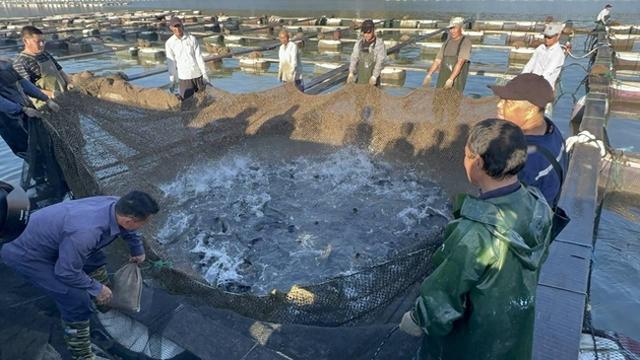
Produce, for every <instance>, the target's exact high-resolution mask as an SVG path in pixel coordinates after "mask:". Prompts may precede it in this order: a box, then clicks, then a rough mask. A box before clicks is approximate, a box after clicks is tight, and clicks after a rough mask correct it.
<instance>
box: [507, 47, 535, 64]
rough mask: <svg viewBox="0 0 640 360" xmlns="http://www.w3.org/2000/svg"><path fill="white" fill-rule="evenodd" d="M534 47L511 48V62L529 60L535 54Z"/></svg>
mask: <svg viewBox="0 0 640 360" xmlns="http://www.w3.org/2000/svg"><path fill="white" fill-rule="evenodd" d="M535 51H536V50H535V49H534V48H517V49H511V50H509V62H527V61H529V59H531V57H532V56H533V53H534V52H535Z"/></svg>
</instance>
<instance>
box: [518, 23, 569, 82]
mask: <svg viewBox="0 0 640 360" xmlns="http://www.w3.org/2000/svg"><path fill="white" fill-rule="evenodd" d="M562 28H563V25H562V24H560V23H550V24H546V25H545V27H544V32H543V35H544V44H540V46H538V47H537V48H536V50H535V52H534V53H533V56H532V57H531V59H529V62H527V64H526V65H525V66H524V69H522V73H523V74H527V73H533V74H536V75H542V76H543V77H544V78H545V79H546V80H547V81H548V82H549V84H550V85H551V88H552V89H554V88H555V86H556V82H557V81H558V77H559V76H560V72H561V71H562V66H563V65H564V60H565V58H566V55H565V52H564V50H563V49H562V46H560V34H561V33H562Z"/></svg>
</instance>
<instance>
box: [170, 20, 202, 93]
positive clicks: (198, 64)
mask: <svg viewBox="0 0 640 360" xmlns="http://www.w3.org/2000/svg"><path fill="white" fill-rule="evenodd" d="M169 29H171V32H173V36H172V37H170V38H169V40H167V42H166V43H165V53H166V55H167V66H168V67H169V81H170V82H171V85H172V86H173V84H175V83H176V82H177V83H178V86H179V89H180V97H181V98H182V100H186V99H188V98H190V97H192V96H193V95H194V94H195V93H197V92H200V91H204V89H205V87H206V84H207V83H209V77H208V76H207V68H206V67H205V65H204V59H203V58H202V53H201V52H200V44H198V40H197V39H196V37H195V36H193V35H191V34H188V33H186V32H185V31H184V26H183V25H182V20H180V19H179V18H177V17H175V16H174V17H172V18H171V20H169Z"/></svg>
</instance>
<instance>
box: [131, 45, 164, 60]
mask: <svg viewBox="0 0 640 360" xmlns="http://www.w3.org/2000/svg"><path fill="white" fill-rule="evenodd" d="M138 57H139V58H140V59H142V60H146V61H154V62H160V61H164V59H165V58H166V55H165V53H164V49H163V48H143V49H139V50H138Z"/></svg>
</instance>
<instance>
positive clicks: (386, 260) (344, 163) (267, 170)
mask: <svg viewBox="0 0 640 360" xmlns="http://www.w3.org/2000/svg"><path fill="white" fill-rule="evenodd" d="M75 81H76V83H77V84H78V90H75V91H74V92H72V93H69V94H67V95H65V96H64V97H63V98H61V99H60V103H61V106H62V107H63V109H64V110H63V111H61V112H59V113H57V114H53V115H52V116H51V117H50V118H48V122H49V126H50V131H51V133H52V136H53V139H54V144H55V151H56V156H57V158H58V160H59V162H60V164H61V167H62V169H63V172H64V174H65V178H66V180H67V182H68V184H69V187H70V188H71V189H72V191H73V192H74V195H75V196H79V197H81V196H91V195H96V194H124V193H126V192H128V191H130V190H132V189H140V190H144V191H147V192H149V193H151V194H152V195H154V196H155V197H156V198H157V199H160V205H161V208H162V209H163V211H162V213H161V214H160V215H159V216H157V217H156V219H154V220H153V222H152V223H151V224H150V226H149V227H148V228H146V229H145V231H144V235H145V242H146V247H147V251H148V253H149V254H150V255H151V256H152V257H153V258H155V259H160V260H162V261H160V262H157V263H160V264H164V266H160V267H159V268H158V269H157V271H156V272H155V273H154V276H155V277H156V278H157V279H159V280H161V281H162V282H163V284H164V286H166V288H168V289H169V290H171V291H173V292H176V293H182V294H188V295H191V296H195V297H197V298H199V299H200V300H203V301H205V302H207V303H209V304H211V305H213V306H216V307H220V308H228V309H231V310H234V311H235V312H237V313H240V314H242V315H245V316H248V317H251V318H254V319H260V320H264V321H271V322H278V323H299V324H310V325H324V326H329V325H340V324H347V323H352V322H354V321H357V320H358V319H360V318H362V317H364V316H367V315H370V314H371V313H372V312H374V310H377V309H381V308H383V307H384V306H385V305H387V304H389V303H390V302H392V301H393V300H394V299H395V298H396V297H397V296H398V295H399V294H401V293H402V292H403V290H405V289H407V288H408V287H409V286H410V285H412V284H414V283H415V282H416V281H419V280H421V279H422V278H424V277H425V276H426V274H428V272H429V271H430V264H431V261H430V259H431V255H432V254H433V252H434V251H435V249H437V247H438V246H439V244H440V243H441V232H442V229H443V227H444V225H445V224H446V222H447V219H448V218H449V217H450V209H449V205H448V198H450V197H451V196H452V195H454V194H455V193H458V192H461V191H469V190H471V189H469V185H468V183H467V180H466V176H465V174H464V169H463V167H462V162H463V154H464V152H463V148H464V143H465V140H466V135H467V132H468V129H469V126H470V124H473V123H474V122H477V121H479V120H482V119H485V118H488V117H493V116H495V112H496V98H492V97H491V98H482V99H469V98H464V97H461V96H459V94H457V93H455V92H454V91H455V90H437V91H434V90H430V89H417V90H414V91H412V92H411V93H410V94H408V95H406V96H403V97H395V96H391V95H388V94H386V93H385V92H384V91H382V90H380V89H378V88H374V87H370V86H359V85H347V86H345V87H343V88H341V89H339V90H337V91H335V92H333V93H330V94H325V95H314V96H311V95H306V94H304V93H301V92H299V91H298V90H297V89H296V88H295V87H294V86H289V85H285V86H280V87H278V88H275V89H272V90H268V91H263V92H258V93H251V94H230V93H227V92H224V91H221V90H219V89H216V88H212V89H208V93H207V94H206V95H205V96H199V97H197V98H194V99H192V101H189V102H188V103H186V104H180V102H179V101H178V100H177V99H176V98H175V97H174V96H173V95H171V94H168V93H166V92H164V91H162V90H159V89H143V88H139V87H136V86H133V85H131V84H129V83H128V82H126V81H125V80H123V79H121V78H119V77H116V76H114V77H108V78H98V77H92V76H91V75H90V74H79V75H76V79H75ZM319 184H324V185H322V186H325V187H324V188H323V187H321V186H320V185H319ZM327 184H328V185H327ZM316 186H317V187H316ZM326 186H328V187H326ZM283 194H284V195H283ZM285 195H286V196H285ZM299 198H302V199H303V200H301V201H303V203H302V204H296V203H295V201H294V200H296V199H299ZM353 204H356V205H353ZM307 205H308V206H307ZM374 208H375V209H380V211H382V213H384V211H385V209H386V211H388V213H389V214H390V215H389V216H386V217H384V216H380V214H379V213H376V212H374V211H373V210H372V209H374ZM314 209H315V210H314ZM314 211H316V212H314ZM376 211H377V210H376ZM315 216H317V217H318V218H315ZM363 224H364V225H363ZM174 225H175V226H174ZM359 227H361V228H362V229H360V228H359ZM359 230H362V231H360V232H359ZM231 236H235V238H236V240H235V242H234V241H232V240H230V239H231ZM341 236H342V237H343V238H341ZM211 244H214V245H212V247H214V248H215V244H222V245H219V246H220V247H224V248H225V252H224V253H220V251H218V252H216V251H217V250H216V251H214V250H215V249H214V250H212V249H211V248H208V246H210V245H211ZM291 244H293V245H291ZM295 244H299V246H300V248H301V249H302V250H305V251H306V252H304V253H303V254H302V255H301V257H300V259H302V260H299V262H298V263H295V262H294V261H289V260H287V261H282V262H281V264H279V265H277V266H276V264H277V259H278V258H280V257H283V256H284V257H286V256H291V253H292V252H296V251H297V250H296V249H292V248H290V247H291V246H294V245H295ZM347 245H348V246H347ZM275 248H279V249H281V251H282V255H279V254H278V253H273V251H274V249H275ZM218 250H219V249H218ZM307 250H308V251H307ZM234 251H235V252H234ZM268 254H270V256H271V258H269V257H268V256H267V255H268ZM345 254H347V255H345ZM225 256H226V257H227V258H225ZM231 258H234V259H232V260H229V259H231ZM225 259H226V260H225ZM265 259H266V260H265ZM261 261H262V263H261ZM264 261H273V264H274V266H272V268H273V267H275V268H276V269H275V270H274V269H271V268H269V264H268V263H265V262H264ZM345 264H346V265H345ZM278 266H279V267H278ZM341 266H342V267H341ZM345 266H346V267H345ZM296 268H299V272H298V273H299V274H302V275H301V276H298V277H296V276H294V275H295V271H294V270H295V269H296ZM327 269H329V270H330V271H327ZM304 275H308V276H306V277H305V276H304Z"/></svg>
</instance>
